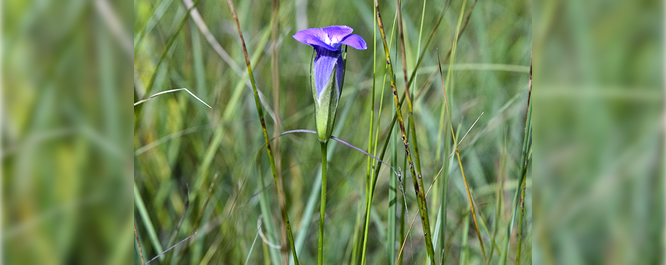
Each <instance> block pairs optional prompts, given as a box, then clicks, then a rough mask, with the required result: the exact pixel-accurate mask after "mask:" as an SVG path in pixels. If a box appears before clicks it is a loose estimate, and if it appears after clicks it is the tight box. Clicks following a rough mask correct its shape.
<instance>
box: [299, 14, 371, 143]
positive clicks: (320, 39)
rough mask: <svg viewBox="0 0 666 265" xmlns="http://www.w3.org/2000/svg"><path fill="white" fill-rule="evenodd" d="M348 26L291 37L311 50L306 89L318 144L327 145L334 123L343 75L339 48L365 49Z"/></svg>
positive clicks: (304, 31) (302, 31)
mask: <svg viewBox="0 0 666 265" xmlns="http://www.w3.org/2000/svg"><path fill="white" fill-rule="evenodd" d="M353 31H354V29H352V28H350V27H348V26H328V27H325V28H311V29H305V30H301V31H299V32H297V33H296V34H294V36H293V37H294V39H296V40H297V41H300V42H302V43H305V44H308V45H311V46H312V47H313V48H314V54H313V57H314V58H313V62H312V66H311V68H310V87H311V89H312V96H313V98H314V100H315V121H316V127H317V134H318V136H319V140H320V141H322V142H326V141H328V138H329V137H330V135H331V130H332V128H333V121H334V120H335V111H336V109H337V106H338V100H339V99H340V94H341V92H342V81H343V80H342V79H343V76H344V71H345V65H344V64H345V62H344V60H343V53H344V52H343V50H342V45H343V44H344V45H347V46H351V47H352V48H355V49H358V50H365V49H367V48H368V47H367V45H366V44H365V41H364V40H363V38H361V36H359V35H356V34H351V33H352V32H353Z"/></svg>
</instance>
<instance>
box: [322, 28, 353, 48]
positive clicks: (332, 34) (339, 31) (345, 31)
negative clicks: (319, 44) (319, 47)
mask: <svg viewBox="0 0 666 265" xmlns="http://www.w3.org/2000/svg"><path fill="white" fill-rule="evenodd" d="M322 30H323V31H324V32H325V33H326V35H328V38H329V40H330V41H329V42H328V43H329V44H330V45H331V46H335V44H337V43H340V41H341V40H342V39H344V38H345V37H347V35H349V34H351V33H352V32H353V31H354V29H352V28H350V27H348V26H328V27H325V28H322Z"/></svg>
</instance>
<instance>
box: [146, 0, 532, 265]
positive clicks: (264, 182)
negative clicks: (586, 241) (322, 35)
mask: <svg viewBox="0 0 666 265" xmlns="http://www.w3.org/2000/svg"><path fill="white" fill-rule="evenodd" d="M234 2H235V5H236V9H237V12H238V17H239V20H240V24H241V28H242V30H243V34H244V37H245V40H246V43H247V46H248V51H249V56H250V57H251V59H252V63H253V64H252V66H253V71H254V77H255V79H256V81H257V87H258V89H259V90H260V91H261V93H262V96H263V100H262V101H263V105H264V107H265V109H266V110H267V111H266V112H267V114H266V117H267V124H268V134H269V135H274V133H275V132H282V131H287V130H293V129H314V120H313V108H314V106H313V102H312V96H311V91H310V88H309V76H308V74H309V64H310V56H311V54H312V48H311V47H310V46H307V45H303V44H301V43H299V42H297V41H295V40H294V39H293V38H292V37H291V36H292V35H293V34H294V33H296V32H297V31H298V30H301V29H305V28H310V27H325V26H328V25H338V24H343V25H348V26H351V27H352V28H354V30H355V31H354V33H356V34H359V35H360V36H362V37H363V38H364V39H365V40H366V42H367V43H368V47H369V48H368V50H364V51H359V50H351V49H350V50H349V52H348V57H347V66H346V76H345V86H344V89H343V93H342V97H341V100H340V105H339V109H338V118H337V122H336V132H334V135H335V136H337V137H339V138H341V139H344V140H345V141H347V142H350V143H352V144H354V145H356V146H358V147H361V148H362V149H367V146H368V129H369V126H370V125H369V124H370V120H369V113H368V111H369V108H370V104H371V97H372V76H373V75H372V73H373V69H372V67H373V64H372V60H373V59H372V58H373V47H372V46H373V30H372V28H373V19H374V16H373V11H372V10H373V3H372V1H302V0H296V1H290V0H283V1H280V3H279V26H278V32H277V33H278V35H277V39H273V38H272V36H271V15H272V3H271V1H234ZM185 3H190V1H189V0H186V1H183V2H181V1H170V0H163V1H136V2H135V9H134V12H135V21H134V34H135V38H134V44H135V45H134V49H135V56H134V67H135V89H136V90H137V94H138V97H137V99H142V98H146V97H147V96H148V95H146V94H145V91H146V90H148V88H147V87H148V86H150V84H151V82H152V87H151V88H150V90H149V93H148V94H149V95H150V94H153V93H156V92H159V91H165V90H170V89H175V88H187V89H188V90H190V91H191V92H192V93H194V94H195V95H197V96H198V97H199V98H201V99H202V100H203V101H205V102H206V103H208V104H210V105H211V106H212V109H208V108H207V107H206V106H205V105H204V104H201V103H200V102H198V101H197V100H196V99H194V98H193V97H192V96H190V95H188V94H187V93H186V92H185V91H178V92H174V93H169V94H164V95H161V96H159V97H155V98H153V99H151V100H150V101H148V102H146V103H143V104H142V107H141V108H142V109H141V112H137V111H135V115H137V116H135V119H136V124H137V127H136V128H135V137H134V146H135V157H134V172H135V175H134V183H135V224H136V226H137V230H138V234H139V237H140V242H141V247H142V250H143V254H144V258H145V259H146V260H147V259H149V258H151V257H153V256H155V255H157V254H158V253H159V252H160V251H161V250H163V249H166V248H167V247H169V246H171V245H173V244H175V243H176V242H178V241H180V240H181V239H183V238H185V237H187V236H188V235H190V234H192V233H193V232H195V231H196V232H197V234H196V235H195V236H194V237H193V238H192V239H191V240H189V241H188V243H187V246H183V245H179V246H178V247H176V248H174V249H173V250H171V251H170V252H169V253H168V254H166V255H165V256H164V257H163V258H164V259H163V260H160V262H161V263H169V264H184V263H187V264H219V263H224V264H244V262H246V260H248V262H249V263H248V264H262V263H263V262H264V261H265V262H273V263H280V262H281V259H279V258H278V259H277V260H276V259H275V258H274V257H273V256H274V255H275V253H276V251H275V250H273V249H272V248H271V247H270V244H269V243H271V244H278V245H279V244H280V233H279V231H280V230H279V226H280V225H281V219H280V215H279V208H278V204H277V195H276V189H275V184H274V181H273V179H272V177H271V173H270V172H271V171H270V166H269V164H268V159H267V158H266V155H265V150H263V149H262V145H263V144H264V141H263V140H262V132H261V127H260V124H259V121H258V118H257V115H256V110H255V103H254V100H253V94H252V90H251V87H250V86H249V85H248V78H247V76H245V75H244V73H245V70H246V68H245V63H244V59H243V53H242V50H241V46H240V41H239V37H238V33H237V31H236V28H235V24H234V22H233V20H232V18H231V13H230V11H229V7H228V6H227V4H226V2H225V1H201V2H199V3H198V5H197V8H196V12H195V13H193V14H192V16H191V18H189V19H188V20H187V21H186V22H185V23H184V24H182V25H183V26H182V28H181V22H182V20H183V18H184V16H185V13H186V5H185ZM423 4H424V2H423V1H404V2H403V19H404V27H405V34H406V36H405V43H406V44H405V45H406V57H407V60H406V61H407V66H408V71H409V72H411V71H412V69H414V65H415V63H416V58H417V47H418V45H419V44H418V42H419V31H420V24H421V16H422V13H421V12H422V10H423ZM446 4H449V5H450V6H449V8H448V9H446V12H445V14H444V19H443V21H442V24H441V25H440V27H439V28H438V29H437V30H436V31H435V35H434V38H433V42H432V44H431V45H430V46H429V47H428V49H427V50H426V51H425V59H424V61H423V63H422V65H421V67H420V68H419V72H418V73H419V74H418V77H417V80H416V89H417V90H419V91H420V92H417V93H415V94H419V96H418V99H417V100H415V102H414V105H415V113H414V117H415V118H416V126H417V132H418V137H419V146H418V148H419V153H420V156H421V161H422V162H421V163H422V167H423V178H424V183H425V186H426V187H425V189H426V190H427V188H428V187H429V186H430V185H431V184H432V183H433V180H434V177H435V175H436V174H437V173H438V171H439V170H440V168H441V167H442V166H443V163H444V162H443V161H444V158H443V157H447V158H448V153H446V154H444V151H443V146H444V144H443V141H444V140H445V138H444V134H443V133H442V132H441V131H440V128H439V126H440V113H441V110H442V108H443V107H444V97H443V92H442V85H441V82H440V81H439V80H440V78H439V76H438V75H436V76H435V77H436V78H434V79H433V80H431V81H430V82H426V81H428V77H430V76H431V73H434V72H436V71H437V60H436V58H437V49H439V50H440V53H441V54H442V57H443V55H444V54H445V53H446V52H447V51H449V49H450V48H451V45H452V42H453V37H454V35H455V32H456V27H457V23H458V19H459V16H460V14H461V8H463V1H451V2H450V3H448V2H446V1H427V2H426V8H425V13H424V14H423V17H424V26H423V30H422V32H423V33H422V35H423V36H422V37H421V39H422V42H423V43H422V44H421V45H424V43H425V40H426V38H427V36H428V34H429V33H430V32H431V31H432V29H433V26H434V24H435V22H436V20H437V18H438V16H439V14H440V12H441V11H442V10H443V9H444V7H445V5H446ZM471 5H472V1H468V2H466V3H465V7H464V11H463V14H464V15H467V14H468V12H469V10H470V7H471ZM380 8H381V12H382V17H383V19H384V23H385V27H386V31H387V34H388V35H389V36H390V32H391V25H394V24H393V17H394V15H395V2H393V1H381V2H380ZM463 21H464V19H463ZM174 35H175V36H176V37H175V40H174V42H173V46H172V47H171V49H170V50H169V51H168V52H167V53H166V55H165V59H164V61H163V62H162V64H161V66H160V67H159V68H157V64H158V63H159V61H160V57H161V56H162V54H163V51H164V50H165V48H167V45H168V44H169V41H170V38H172V36H174ZM393 36H394V38H395V36H397V30H396V35H393ZM377 39H378V44H377V45H378V46H377V54H378V57H377V72H376V73H377V76H376V81H377V88H376V92H375V93H376V97H377V100H376V103H375V109H376V110H378V111H380V112H381V115H382V122H381V125H380V144H381V143H383V141H384V139H385V138H386V136H387V135H386V133H385V132H386V130H387V129H386V128H387V127H388V125H389V122H390V119H391V115H392V113H393V112H392V109H391V106H392V105H393V101H392V97H391V93H390V86H389V84H388V78H386V79H384V77H383V74H384V72H385V59H383V57H382V56H383V51H384V50H383V48H382V45H381V38H380V36H379V34H377ZM274 40H275V41H276V42H277V45H278V48H277V53H278V60H277V65H272V63H271V55H272V49H271V47H272V45H274V44H273V43H274V42H273V41H274ZM395 43H396V42H395V41H393V44H395ZM393 47H394V48H395V45H393ZM421 47H422V46H421ZM530 50H531V5H530V2H529V1H510V2H506V1H479V2H478V3H476V5H475V6H474V9H473V11H472V13H471V17H470V20H469V25H468V27H467V28H466V29H465V31H464V32H463V33H462V37H461V38H460V41H459V45H458V48H457V53H456V55H455V64H453V66H452V67H453V68H452V72H451V73H452V83H451V85H450V87H448V88H447V89H451V90H452V94H451V95H452V98H451V99H450V100H451V101H452V106H451V107H452V110H453V117H454V118H453V123H454V126H456V128H457V127H458V126H460V128H461V129H460V130H462V133H464V132H465V131H467V129H469V128H470V126H471V125H472V123H473V122H474V121H475V120H476V118H477V117H479V115H480V114H481V113H482V112H483V113H484V115H483V116H481V118H480V119H479V121H478V123H477V124H476V125H475V127H474V128H473V129H472V130H471V131H470V132H469V135H467V137H466V139H465V140H464V141H463V142H462V144H461V145H460V150H461V155H462V157H463V158H462V159H463V163H464V168H465V172H466V173H467V177H468V179H469V181H470V185H471V188H472V191H473V194H474V199H475V203H476V204H477V207H478V214H479V216H482V217H483V219H484V221H485V222H486V223H487V228H488V230H485V229H484V228H483V226H481V225H480V226H481V229H482V230H481V231H482V236H483V240H484V244H485V250H486V252H487V253H486V255H489V253H490V249H491V237H490V234H488V233H486V232H487V231H490V232H491V233H492V232H493V231H495V230H499V231H498V232H497V238H496V243H495V244H496V245H497V247H495V248H494V250H493V252H494V257H493V259H492V263H493V264H495V263H498V261H499V258H500V257H499V256H500V255H499V254H500V252H501V249H502V248H503V245H501V244H500V242H502V241H503V239H504V238H506V232H505V228H506V226H507V223H508V222H509V221H510V214H511V208H512V207H511V206H512V204H511V202H513V194H514V192H515V189H516V185H517V178H518V177H519V174H520V162H519V160H520V157H521V147H522V142H523V134H524V130H525V115H526V113H525V110H526V109H527V95H528V79H529V65H530ZM391 53H392V55H391V56H392V60H395V62H394V65H395V67H396V68H395V69H396V75H397V78H396V80H398V81H397V86H398V90H399V91H402V90H403V89H404V84H403V81H402V80H403V77H402V68H401V65H402V63H401V62H400V61H399V58H400V56H399V54H400V53H398V54H397V56H396V54H395V49H393V51H392V52H391ZM448 64H449V62H448V61H445V62H443V67H444V74H445V75H446V73H447V69H448ZM274 70H277V71H278V73H279V76H277V77H278V82H279V90H277V89H276V88H275V87H274V85H273V79H272V78H273V71H274ZM154 73H157V74H156V76H155V77H154V81H151V79H152V78H153V74H154ZM384 80H386V81H384ZM383 84H386V88H385V91H384V93H383V94H380V93H381V86H382V85H383ZM421 88H422V90H420V89H421ZM276 97H278V98H279V99H277V100H276ZM380 97H383V100H384V104H383V106H382V108H381V109H379V98H380ZM276 102H277V104H276ZM405 112H406V111H405ZM138 113H140V115H139V114H138ZM276 120H277V121H278V123H277V125H276ZM396 127H397V126H396ZM444 129H445V130H444V132H446V130H448V128H447V127H444ZM461 136H462V134H461V135H458V139H460V137H461ZM446 140H448V139H446ZM279 145H280V147H279V154H280V157H281V159H280V163H279V166H278V167H279V168H280V170H281V173H282V175H283V178H284V186H285V193H286V199H287V203H288V213H289V218H290V220H291V224H292V227H293V229H294V237H296V238H298V237H299V235H303V241H301V242H302V249H299V252H298V254H299V260H300V262H301V263H302V264H313V263H315V262H316V261H315V260H316V253H317V247H316V246H317V238H318V237H317V223H318V219H319V218H318V216H319V210H318V203H319V184H318V182H317V180H318V179H317V178H318V173H319V170H320V169H319V165H320V158H319V155H320V152H319V144H318V141H317V138H316V137H315V136H314V135H309V134H290V135H288V136H285V137H282V138H281V139H280V144H279ZM438 145H440V146H438ZM380 148H381V146H380ZM273 149H274V150H278V149H276V148H275V147H274V148H273ZM276 152H277V151H276ZM437 152H440V154H437ZM329 153H331V155H330V160H329V165H330V166H329V174H328V175H329V176H328V201H327V211H326V214H327V219H326V235H327V236H326V242H325V244H324V246H325V251H326V252H325V253H326V254H325V257H324V260H325V264H355V263H356V262H352V260H351V255H352V254H351V253H352V247H353V241H354V233H355V229H356V228H357V227H358V226H359V224H358V223H357V218H358V214H359V211H361V213H362V211H363V209H364V192H365V191H364V187H365V172H366V166H365V165H366V157H365V156H364V155H362V154H360V153H358V152H356V151H354V150H352V149H350V148H347V147H344V146H341V145H338V146H335V147H331V148H329ZM389 153H390V152H389ZM397 154H398V161H400V163H399V164H398V165H394V166H395V167H396V168H397V167H400V168H402V169H405V167H404V166H403V165H402V163H401V162H402V160H403V156H404V151H403V152H397ZM385 161H390V155H387V156H386V158H385ZM452 161H455V162H454V163H452V166H451V168H450V170H449V171H450V174H451V176H450V180H449V186H448V187H449V188H448V210H447V213H446V214H447V219H448V223H447V227H446V232H447V235H446V238H447V242H446V245H445V257H444V260H445V263H446V264H458V263H459V262H463V263H466V264H483V257H482V255H481V249H480V247H479V242H478V239H477V236H476V232H475V230H474V224H473V222H472V220H471V218H468V216H469V205H468V202H467V197H466V193H465V189H464V184H463V181H462V176H461V175H460V169H459V167H458V166H457V161H456V160H455V158H453V160H452ZM389 173H390V171H387V170H386V169H385V168H384V169H382V172H381V173H380V175H379V180H378V184H377V185H378V186H377V192H376V194H375V198H374V200H373V212H372V218H371V224H370V228H369V229H370V230H369V239H368V248H367V253H368V254H367V255H368V263H369V264H386V263H387V259H388V252H387V248H388V247H389V245H388V244H389V243H387V238H386V235H387V229H388V228H387V225H388V223H387V222H388V221H387V220H388V216H387V215H388V212H387V207H388V205H389V200H388V188H389V187H388V180H389ZM215 176H217V177H215ZM500 178H505V182H506V184H505V185H504V190H503V192H501V193H500V194H499V196H501V197H502V198H503V201H504V203H503V206H502V208H501V209H500V211H499V212H498V214H497V213H496V207H497V204H496V201H497V196H498V194H497V188H498V186H499V183H500V182H499V180H500ZM403 179H405V181H406V183H405V185H406V187H407V188H406V189H405V192H406V194H405V196H406V198H407V205H408V215H407V218H406V225H407V227H408V226H409V224H410V222H411V220H412V218H413V216H414V215H415V214H416V213H417V209H418V207H417V206H416V197H415V196H414V191H413V189H412V188H411V187H412V184H411V177H410V176H408V175H406V174H405V176H403ZM442 179H443V178H440V180H439V182H441V181H442ZM435 187H439V186H438V185H436V186H435ZM435 190H437V189H433V192H432V193H430V195H429V196H428V205H429V206H428V207H429V208H430V212H431V213H430V217H431V229H432V230H433V231H434V230H435V223H436V220H437V217H438V215H439V214H438V209H439V204H440V199H439V198H441V196H442V195H441V192H439V191H435ZM209 192H210V195H209ZM262 193H263V194H265V196H266V198H267V199H266V201H262ZM527 193H528V195H527V196H526V202H525V203H526V204H525V205H526V209H527V211H526V213H525V221H524V224H525V225H524V226H523V227H524V231H525V232H524V233H523V237H524V239H525V243H524V245H523V248H522V252H523V255H522V259H523V262H524V263H529V262H530V261H531V237H532V233H531V231H532V229H531V223H532V221H531V220H532V217H531V215H532V214H531V210H530V209H531V207H530V206H531V195H530V194H531V177H528V185H527ZM262 203H265V205H263V206H262ZM313 206H317V207H313ZM262 207H265V209H264V211H262ZM400 208H402V207H400ZM266 209H268V210H266ZM265 211H268V213H269V215H268V216H267V215H266V214H264V215H263V216H262V226H261V227H262V230H263V233H264V234H266V239H267V241H268V243H264V240H262V238H261V236H259V237H258V238H257V236H258V229H257V227H258V226H257V224H258V220H259V217H260V215H262V212H265ZM398 212H399V213H400V211H398ZM181 218H182V221H181ZM515 230H517V229H514V235H513V239H512V244H511V250H510V251H509V259H508V260H509V261H508V262H509V263H511V264H513V263H515V259H516V252H517V251H516V249H515V248H516V238H515ZM418 231H422V230H421V225H420V221H416V223H415V224H414V228H413V229H412V232H411V233H410V236H409V238H408V239H407V243H406V244H405V249H404V250H403V254H402V256H403V260H404V264H421V263H423V262H424V261H425V260H426V256H425V255H426V251H425V245H424V241H423V233H422V232H418ZM298 242H299V241H298V240H297V248H298ZM399 246H400V245H399V244H397V243H396V247H397V248H398V250H399ZM137 248H138V246H137ZM277 253H278V254H279V252H277ZM396 253H397V250H396ZM463 253H467V254H464V255H466V257H462V258H461V255H463ZM135 258H136V257H135Z"/></svg>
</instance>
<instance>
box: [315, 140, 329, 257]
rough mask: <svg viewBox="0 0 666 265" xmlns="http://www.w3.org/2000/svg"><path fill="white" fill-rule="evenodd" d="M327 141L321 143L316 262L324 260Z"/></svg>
mask: <svg viewBox="0 0 666 265" xmlns="http://www.w3.org/2000/svg"><path fill="white" fill-rule="evenodd" d="M327 146H328V142H326V143H323V142H322V143H321V206H320V207H319V245H318V247H317V264H319V265H321V264H323V262H324V219H325V217H326V164H328V161H327V159H326V154H327V153H328V152H327V150H326V149H327Z"/></svg>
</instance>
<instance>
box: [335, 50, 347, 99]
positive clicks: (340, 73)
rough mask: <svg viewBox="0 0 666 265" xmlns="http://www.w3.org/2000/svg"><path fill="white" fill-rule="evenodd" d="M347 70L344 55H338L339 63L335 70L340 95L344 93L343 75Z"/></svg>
mask: <svg viewBox="0 0 666 265" xmlns="http://www.w3.org/2000/svg"><path fill="white" fill-rule="evenodd" d="M344 72H345V61H344V60H343V59H342V56H339V57H338V64H337V69H336V70H335V79H336V81H337V82H336V85H337V87H336V88H337V89H338V96H340V95H342V85H343V84H342V82H343V80H342V76H343V74H344Z"/></svg>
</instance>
